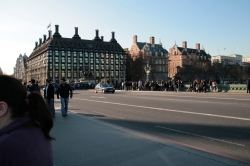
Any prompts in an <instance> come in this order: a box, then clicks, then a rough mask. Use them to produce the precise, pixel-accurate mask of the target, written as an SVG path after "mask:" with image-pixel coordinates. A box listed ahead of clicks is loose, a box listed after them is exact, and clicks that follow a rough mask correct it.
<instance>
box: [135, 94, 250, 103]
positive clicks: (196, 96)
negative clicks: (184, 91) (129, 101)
mask: <svg viewBox="0 0 250 166" xmlns="http://www.w3.org/2000/svg"><path fill="white" fill-rule="evenodd" d="M146 94H147V93H143V94H142V93H138V94H136V95H137V96H141V95H143V96H144V95H146ZM147 95H148V94H147ZM150 95H151V96H159V95H161V96H170V97H180V98H190V97H192V98H198V99H200V98H203V99H220V100H242V101H249V100H250V99H239V98H222V97H208V96H198V95H199V94H197V95H195V96H190V95H189V96H185V95H183V96H181V95H168V94H162V93H159V94H150Z"/></svg>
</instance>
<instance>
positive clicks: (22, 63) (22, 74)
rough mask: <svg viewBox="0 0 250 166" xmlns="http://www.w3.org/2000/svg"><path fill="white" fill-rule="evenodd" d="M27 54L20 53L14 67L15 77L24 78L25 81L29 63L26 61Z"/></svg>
mask: <svg viewBox="0 0 250 166" xmlns="http://www.w3.org/2000/svg"><path fill="white" fill-rule="evenodd" d="M27 58H28V57H27V55H26V53H24V55H23V56H22V54H20V55H19V57H18V58H17V60H16V65H15V67H14V74H13V75H14V77H15V78H17V79H19V80H22V81H23V82H27V72H26V70H27V65H26V61H27Z"/></svg>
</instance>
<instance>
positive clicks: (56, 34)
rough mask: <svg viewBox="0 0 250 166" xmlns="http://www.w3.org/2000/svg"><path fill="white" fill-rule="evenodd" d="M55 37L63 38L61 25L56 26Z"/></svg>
mask: <svg viewBox="0 0 250 166" xmlns="http://www.w3.org/2000/svg"><path fill="white" fill-rule="evenodd" d="M53 37H59V38H61V37H62V36H61V35H60V33H59V25H55V33H54V35H53Z"/></svg>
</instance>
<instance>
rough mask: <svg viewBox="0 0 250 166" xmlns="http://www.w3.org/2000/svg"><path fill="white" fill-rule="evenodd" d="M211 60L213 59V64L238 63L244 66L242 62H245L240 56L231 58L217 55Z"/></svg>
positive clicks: (235, 55) (236, 55)
mask: <svg viewBox="0 0 250 166" xmlns="http://www.w3.org/2000/svg"><path fill="white" fill-rule="evenodd" d="M211 58H212V59H211V62H212V64H213V63H215V62H218V63H228V64H230V65H234V64H236V63H238V64H239V65H242V61H243V56H242V55H239V54H231V55H229V56H225V55H216V56H212V57H211Z"/></svg>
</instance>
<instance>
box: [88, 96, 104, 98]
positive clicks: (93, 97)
mask: <svg viewBox="0 0 250 166" xmlns="http://www.w3.org/2000/svg"><path fill="white" fill-rule="evenodd" d="M90 97H91V98H106V97H99V96H90Z"/></svg>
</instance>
